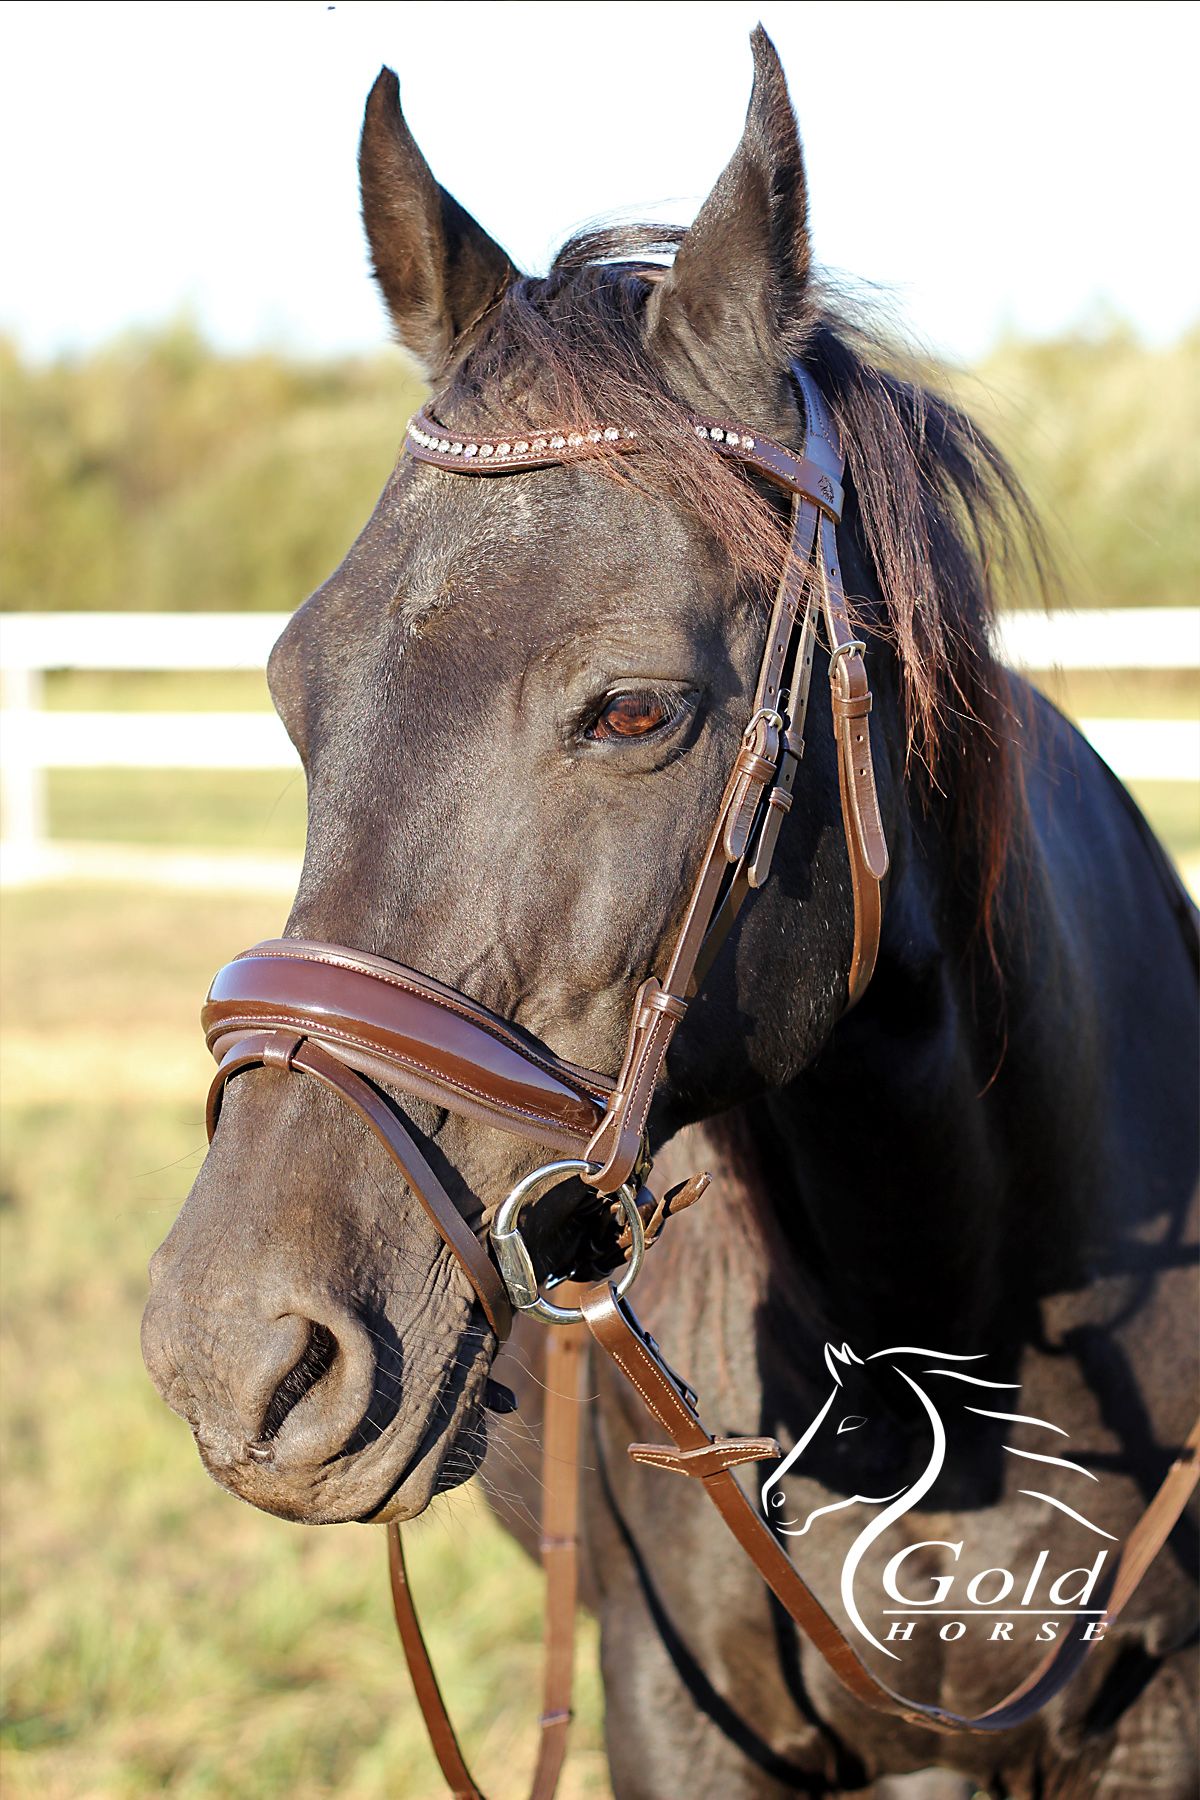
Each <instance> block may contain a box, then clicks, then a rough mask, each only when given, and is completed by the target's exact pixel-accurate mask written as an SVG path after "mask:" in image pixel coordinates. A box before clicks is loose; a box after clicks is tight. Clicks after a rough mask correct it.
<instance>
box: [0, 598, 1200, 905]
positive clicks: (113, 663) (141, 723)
mask: <svg viewBox="0 0 1200 1800" xmlns="http://www.w3.org/2000/svg"><path fill="white" fill-rule="evenodd" d="M287 618H288V615H287V614H285V613H9V614H6V615H3V616H0V702H2V708H0V762H2V774H3V793H2V798H3V823H2V826H0V834H2V840H3V846H4V852H5V861H6V865H7V867H8V868H9V870H10V872H11V871H12V870H14V869H18V870H31V869H36V868H38V867H42V866H45V867H49V866H51V865H52V864H54V863H55V858H54V856H53V854H52V846H51V845H50V844H49V843H48V840H47V830H46V807H45V775H46V771H47V770H50V769H64V768H126V769H128V768H164V769H276V768H278V769H290V768H294V767H295V766H296V756H295V752H294V750H293V749H292V746H291V744H290V743H289V741H288V738H287V734H286V733H285V732H284V730H283V727H282V726H281V725H280V723H279V721H278V720H277V719H276V718H275V717H274V715H273V714H271V713H267V712H259V713H253V712H206V713H189V712H171V713H167V712H142V713H135V712H95V711H87V712H79V711H77V712H66V711H48V710H47V709H46V707H45V685H44V682H45V676H46V674H47V673H48V672H50V671H53V670H62V669H87V670H130V671H138V672H144V671H163V672H167V671H177V670H210V671H219V672H224V671H235V670H260V669H262V668H263V666H264V664H265V663H266V660H267V657H268V655H269V654H270V650H271V646H272V645H273V644H274V642H275V640H276V638H277V637H278V636H279V633H280V632H281V631H282V630H283V627H284V626H285V625H286V623H287ZM1000 648H1001V652H1002V654H1003V655H1004V656H1005V658H1006V660H1007V661H1008V662H1010V663H1011V664H1012V665H1013V666H1015V667H1019V668H1026V669H1030V670H1033V671H1043V670H1050V669H1062V670H1111V671H1124V670H1138V669H1157V670H1180V669H1183V670H1187V669H1200V607H1178V608H1176V607H1147V608H1139V609H1136V610H1125V611H1107V612H1076V613H1058V614H1052V615H1047V614H1043V613H1010V614H1008V615H1007V616H1006V617H1005V619H1004V621H1003V623H1002V627H1001V632H1000ZM1080 723H1081V725H1082V728H1083V730H1084V732H1085V733H1086V735H1087V736H1088V737H1089V738H1090V739H1091V741H1092V743H1093V744H1094V745H1095V746H1096V748H1097V750H1099V752H1100V754H1101V755H1102V756H1103V757H1104V758H1105V760H1106V761H1107V762H1108V763H1109V764H1110V765H1111V766H1112V767H1113V768H1114V769H1115V770H1116V772H1117V774H1118V775H1121V776H1122V777H1124V778H1125V779H1126V780H1130V781H1136V780H1153V781H1200V722H1197V721H1195V720H1188V719H1119V718H1086V719H1083V720H1081V721H1080ZM58 860H59V861H61V858H59V859H58Z"/></svg>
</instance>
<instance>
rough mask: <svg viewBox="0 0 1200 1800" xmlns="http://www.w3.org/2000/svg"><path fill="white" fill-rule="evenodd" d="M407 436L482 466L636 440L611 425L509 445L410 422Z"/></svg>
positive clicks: (548, 434)
mask: <svg viewBox="0 0 1200 1800" xmlns="http://www.w3.org/2000/svg"><path fill="white" fill-rule="evenodd" d="M408 435H409V437H410V438H411V439H412V441H413V443H414V444H417V445H419V446H420V448H421V449H422V450H434V451H436V452H437V453H438V454H439V455H441V456H463V457H468V458H474V457H478V458H480V460H481V461H484V462H488V461H490V460H491V459H493V458H495V457H500V458H501V460H502V461H504V462H507V461H509V460H510V458H512V457H514V456H545V455H546V454H547V453H548V452H554V453H557V452H558V451H560V450H581V449H582V448H583V446H584V445H585V444H617V443H622V442H623V443H631V442H632V441H633V439H634V438H636V437H637V432H636V431H627V430H626V431H621V430H618V428H617V426H615V425H607V426H605V427H604V429H603V430H599V429H597V430H593V431H587V432H583V431H570V432H561V431H556V432H541V433H539V434H538V435H537V436H536V437H530V438H517V439H516V440H515V441H513V442H509V441H508V440H506V439H503V438H502V439H500V440H498V441H497V442H496V443H492V444H485V443H468V442H466V441H464V440H463V439H461V438H449V437H438V436H437V435H436V434H435V433H433V432H429V431H426V430H424V428H423V427H422V426H420V425H418V424H417V422H416V420H415V419H414V420H413V422H412V424H411V425H410V426H409V428H408ZM730 441H731V442H733V441H734V440H733V439H731V440H730Z"/></svg>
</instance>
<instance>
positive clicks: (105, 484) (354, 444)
mask: <svg viewBox="0 0 1200 1800" xmlns="http://www.w3.org/2000/svg"><path fill="white" fill-rule="evenodd" d="M955 386H956V387H957V388H958V390H959V391H960V393H961V394H962V397H963V398H964V399H965V400H966V402H967V403H968V405H969V406H970V408H971V410H972V411H973V412H974V414H975V415H976V416H977V417H978V419H979V421H980V423H981V425H983V426H984V427H985V429H987V430H989V431H990V432H991V433H992V434H993V435H994V436H995V437H996V438H997V439H998V440H999V442H1000V443H1001V445H1002V446H1003V447H1004V449H1005V450H1007V452H1008V453H1009V455H1010V456H1011V457H1012V459H1013V461H1014V462H1015V464H1016V467H1017V469H1018V471H1019V473H1020V474H1021V476H1022V477H1023V479H1024V480H1025V481H1026V483H1027V484H1028V486H1029V488H1030V491H1031V493H1032V495H1033V498H1034V500H1035V502H1036V503H1037V505H1038V506H1039V508H1040V509H1041V510H1042V512H1043V514H1044V516H1045V518H1046V520H1047V524H1048V526H1049V528H1050V533H1051V537H1052V540H1053V541H1054V543H1055V546H1056V548H1057V549H1058V551H1059V553H1060V557H1061V560H1062V566H1063V572H1064V577H1065V580H1064V588H1065V592H1066V595H1067V597H1068V598H1069V599H1070V600H1071V601H1073V602H1074V603H1075V604H1079V605H1107V606H1114V605H1138V604H1147V603H1152V602H1153V603H1158V604H1163V603H1179V604H1182V603H1189V602H1190V603H1194V602H1195V601H1196V598H1197V593H1198V591H1200V567H1198V564H1200V537H1198V534H1197V530H1196V523H1195V522H1196V519H1197V517H1198V516H1200V461H1198V459H1197V458H1196V455H1195V445H1196V443H1197V441H1198V439H1200V327H1198V328H1197V329H1196V330H1194V331H1192V332H1190V333H1189V334H1188V335H1187V336H1186V337H1185V338H1184V339H1182V340H1181V341H1180V342H1179V343H1178V344H1175V345H1173V346H1171V347H1169V348H1166V349H1161V350H1150V349H1147V348H1145V347H1144V346H1143V345H1141V344H1140V343H1139V342H1138V341H1137V339H1136V338H1135V336H1134V335H1133V333H1132V332H1131V331H1130V330H1129V329H1128V328H1126V327H1124V326H1122V325H1121V324H1120V323H1119V322H1115V321H1112V320H1106V321H1101V322H1100V323H1099V324H1098V325H1097V326H1096V327H1095V328H1093V329H1091V330H1080V331H1077V332H1074V333H1071V334H1069V335H1067V336H1064V337H1061V338H1057V339H1054V340H1052V341H1048V342H1044V343H1029V342H1022V341H1020V340H1016V339H1013V340H1009V341H1005V342H1003V343H1001V344H1000V345H999V346H998V348H997V349H996V350H995V352H994V353H993V354H992V355H991V356H989V357H988V358H987V359H986V360H985V361H984V363H983V364H982V365H981V366H980V368H979V369H978V370H977V371H976V372H974V373H973V374H970V375H964V376H963V377H961V378H960V379H958V380H956V382H955ZM420 396H421V389H420V386H419V383H418V381H417V378H416V376H415V374H414V373H413V371H412V370H411V368H410V367H409V365H408V364H407V363H406V362H405V360H404V359H403V358H402V357H401V356H400V355H399V354H398V353H396V352H381V353H380V354H379V355H377V356H374V357H371V358H360V359H346V360H342V361H338V362H312V361H305V360H302V359H300V358H297V357H289V356H286V355H283V354H280V353H275V352H268V351H263V352H259V353H257V354H254V355H246V356H224V355H220V354H218V353H217V352H216V351H214V350H212V349H211V348H210V347H209V346H208V345H207V344H206V343H205V342H204V340H203V338H202V337H201V336H200V334H199V333H198V332H197V330H196V329H195V327H194V326H193V325H191V324H190V323H189V322H188V321H187V320H180V321H177V322H176V323H174V324H172V325H170V326H167V327H165V328H163V329H161V330H158V331H153V332H146V333H139V334H134V335H130V336H127V337H124V338H121V339H120V340H119V341H117V342H115V343H113V344H111V345H108V346H106V347H105V348H103V349H101V350H98V351H96V352H94V353H92V354H89V355H86V356H78V357H72V358H64V359H62V360H59V361H57V362H53V363H50V364H47V365H37V364H31V363H29V362H27V361H26V360H25V359H24V358H23V357H22V356H21V354H20V352H19V351H18V349H17V347H16V346H15V345H14V344H12V343H11V342H5V341H3V340H0V408H2V413H3V424H4V453H3V459H2V462H0V523H2V533H0V604H2V605H3V606H4V607H6V608H10V609H14V608H20V609H25V608H29V609H35V608H36V609H60V608H109V607H112V608H136V609H168V608H185V609H206V608H214V609H217V610H221V609H225V608H232V609H242V608H256V609H266V610H271V611H290V610H291V608H292V607H294V606H295V605H296V604H297V603H298V602H299V601H300V600H301V599H303V597H304V596H305V594H307V593H309V592H310V591H311V589H312V588H313V587H315V586H316V585H317V583H318V582H320V581H321V580H322V579H323V578H324V577H325V576H326V575H327V574H328V573H329V572H330V570H331V569H333V568H334V567H336V565H337V564H338V562H339V561H340V560H341V558H342V557H343V555H344V554H345V552H346V550H347V549H348V548H349V546H350V544H351V542H352V541H353V539H354V537H355V536H356V535H357V533H358V531H359V530H360V528H361V526H362V524H363V522H364V520H365V519H366V518H367V516H368V514H369V512H370V510H371V507H372V505H373V503H374V500H375V497H376V495H377V494H378V492H379V490H380V488H381V487H382V485H383V483H384V481H385V480H386V478H387V475H388V472H389V470H390V469H391V467H392V464H393V461H394V458H395V454H396V450H397V447H398V444H399V441H400V437H401V434H402V432H403V428H404V424H405V421H406V419H407V418H408V416H409V414H410V413H411V412H412V410H413V408H414V406H415V405H416V403H417V401H418V400H419V398H420Z"/></svg>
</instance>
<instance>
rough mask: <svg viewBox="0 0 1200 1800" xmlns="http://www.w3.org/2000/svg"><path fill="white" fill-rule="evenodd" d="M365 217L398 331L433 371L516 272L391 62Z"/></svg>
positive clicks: (363, 168)
mask: <svg viewBox="0 0 1200 1800" xmlns="http://www.w3.org/2000/svg"><path fill="white" fill-rule="evenodd" d="M358 173H359V182H360V186H361V190H362V213H363V224H364V225H365V227H366V232H367V241H368V243H369V244H370V246H371V260H372V262H373V264H374V267H375V279H376V280H377V281H378V283H379V286H380V289H381V291H382V293H383V297H384V300H385V301H386V302H387V308H388V311H389V312H390V314H391V315H392V322H393V323H394V325H395V327H396V335H397V337H398V338H399V340H400V342H401V343H402V344H403V345H404V347H405V349H406V350H409V351H411V352H412V354H413V355H414V356H415V357H416V358H417V360H418V362H420V363H421V364H422V366H423V367H424V369H425V371H426V373H427V374H428V375H431V376H432V375H435V374H436V373H437V372H438V371H439V370H440V369H442V368H443V367H444V366H445V364H446V363H447V362H448V360H449V358H450V353H451V351H452V349H453V347H454V344H455V343H456V342H457V340H458V339H459V338H460V337H461V336H462V334H463V332H464V331H466V330H467V328H468V327H469V326H471V325H473V324H474V323H475V321H476V320H477V319H478V318H479V317H480V315H481V314H482V313H483V312H485V311H486V310H487V308H488V307H489V306H490V305H491V303H492V301H493V300H495V299H496V297H497V295H498V294H499V293H500V292H501V291H502V289H503V288H504V286H505V284H506V283H507V282H508V281H509V280H510V279H511V278H512V276H513V275H515V274H516V270H515V269H514V267H513V265H512V263H511V262H510V261H509V259H508V257H507V256H506V255H505V253H504V251H503V250H501V248H500V246H499V245H498V244H495V243H493V242H492V239H491V238H490V237H489V236H488V234H487V232H486V231H484V229H483V227H482V226H481V225H477V224H476V222H475V220H474V219H473V218H472V217H471V215H470V213H468V212H466V211H464V209H463V208H462V207H461V206H460V205H459V204H458V201H457V200H455V199H454V198H453V197H452V196H451V195H450V194H448V193H447V192H446V190H445V188H443V187H440V186H439V185H438V183H437V181H436V180H435V179H434V177H433V174H432V172H431V170H430V168H429V164H428V163H427V162H426V161H425V158H424V157H423V156H422V155H421V152H420V150H418V148H417V145H416V140H415V139H414V137H413V135H412V133H411V131H410V130H409V129H408V126H407V124H406V123H405V120H404V114H403V113H402V112H401V110H400V84H399V82H398V81H397V80H396V77H395V75H394V74H393V73H392V71H391V69H381V70H380V72H379V75H378V77H377V79H376V82H375V85H374V87H373V88H372V89H371V92H370V96H369V97H368V100H367V110H366V115H365V117H364V119H363V129H362V140H361V142H360V144H359V151H358Z"/></svg>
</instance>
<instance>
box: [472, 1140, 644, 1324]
mask: <svg viewBox="0 0 1200 1800" xmlns="http://www.w3.org/2000/svg"><path fill="white" fill-rule="evenodd" d="M600 1167H601V1165H600V1164H599V1163H593V1162H586V1161H583V1160H582V1159H581V1158H578V1157H567V1158H565V1159H564V1160H563V1161H561V1162H550V1163H544V1164H543V1165H542V1167H541V1168H540V1169H534V1171H533V1173H532V1174H531V1175H526V1177H525V1179H524V1180H523V1181H518V1183H517V1185H516V1187H515V1188H513V1190H512V1192H511V1193H510V1194H509V1195H508V1197H507V1198H506V1199H505V1200H503V1201H502V1202H501V1204H500V1208H499V1210H498V1212H497V1213H496V1217H495V1219H494V1220H493V1221H492V1226H491V1231H490V1233H489V1235H490V1237H491V1243H492V1249H493V1251H494V1253H495V1257H496V1263H497V1266H498V1268H499V1270H500V1274H501V1277H502V1279H503V1281H504V1285H505V1287H506V1288H507V1289H508V1294H509V1298H510V1300H511V1301H512V1303H513V1305H514V1306H515V1307H516V1309H517V1311H518V1312H523V1313H527V1314H528V1315H529V1317H530V1318H532V1319H540V1320H541V1321H542V1323H543V1324H544V1325H578V1324H580V1323H581V1322H582V1319H583V1313H582V1312H581V1311H580V1310H579V1308H578V1307H575V1306H555V1304H554V1302H553V1301H552V1300H546V1299H544V1298H543V1297H542V1295H541V1293H539V1291H538V1280H537V1274H536V1272H535V1270H534V1266H533V1258H532V1257H531V1256H530V1254H529V1248H528V1246H527V1244H526V1242H525V1239H524V1238H523V1237H522V1236H521V1228H520V1225H519V1224H518V1220H519V1218H520V1215H521V1208H522V1207H523V1206H524V1205H525V1202H526V1201H527V1200H528V1199H529V1198H530V1196H531V1195H532V1194H533V1193H535V1192H536V1191H537V1190H539V1189H541V1188H543V1187H546V1186H549V1185H551V1184H553V1183H554V1182H556V1181H560V1180H561V1179H562V1178H563V1176H564V1175H598V1174H599V1173H600ZM637 1194H638V1188H637V1183H636V1182H634V1181H627V1182H626V1183H625V1185H624V1186H623V1187H622V1188H619V1189H618V1191H617V1199H618V1200H619V1201H620V1202H621V1208H622V1210H623V1212H624V1214H625V1217H626V1219H627V1221H628V1223H629V1262H628V1264H627V1265H626V1267H625V1270H624V1272H623V1273H622V1275H621V1279H620V1280H619V1281H618V1282H617V1284H616V1291H617V1293H618V1294H619V1295H623V1294H627V1293H628V1292H629V1290H630V1288H631V1287H632V1286H633V1284H634V1282H635V1281H636V1280H637V1278H638V1274H639V1272H640V1270H641V1267H642V1260H643V1258H644V1257H645V1254H646V1227H645V1223H644V1221H643V1219H642V1215H641V1212H640V1210H639V1208H638V1204H637Z"/></svg>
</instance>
